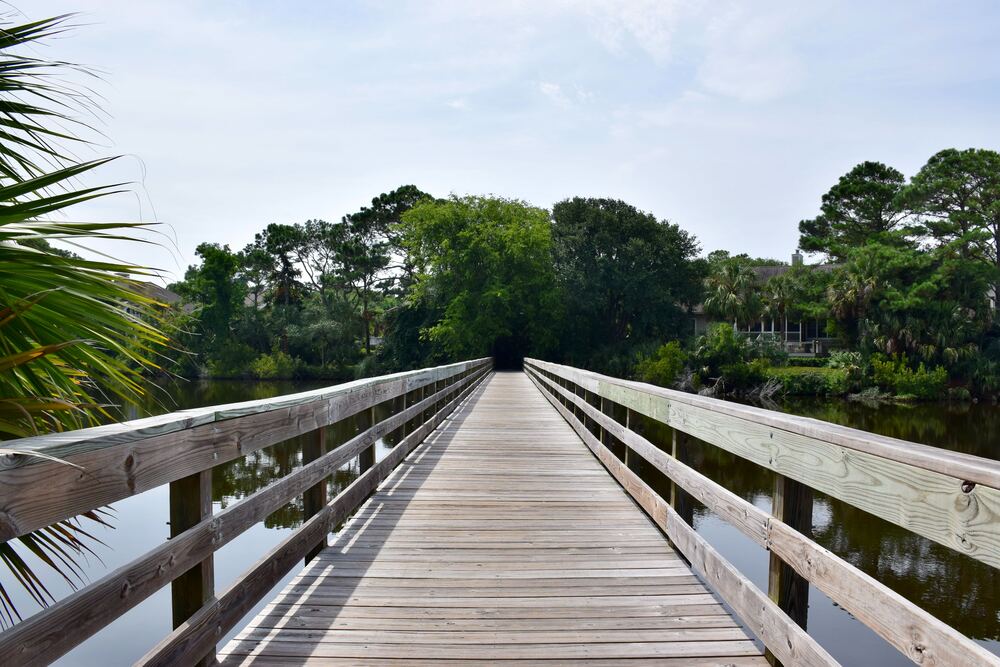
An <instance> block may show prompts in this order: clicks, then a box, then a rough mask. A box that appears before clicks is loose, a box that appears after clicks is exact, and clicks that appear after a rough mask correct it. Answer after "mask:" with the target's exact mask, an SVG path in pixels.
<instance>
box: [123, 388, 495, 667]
mask: <svg viewBox="0 0 1000 667" xmlns="http://www.w3.org/2000/svg"><path fill="white" fill-rule="evenodd" d="M483 377H485V373H480V374H476V375H475V376H474V377H472V378H470V379H469V382H468V383H467V384H466V383H463V384H460V385H459V387H457V388H461V387H463V385H464V388H462V389H461V391H460V392H459V393H458V395H456V396H454V397H453V398H452V399H451V400H450V401H449V402H448V403H446V404H445V405H443V406H441V408H440V410H439V411H438V412H437V413H435V414H434V415H433V416H432V418H431V419H429V420H428V421H427V423H425V424H423V425H422V426H421V428H420V429H418V430H417V431H415V432H413V433H411V434H410V435H409V436H407V437H406V438H404V439H403V440H402V441H400V442H399V443H397V445H396V447H395V449H394V450H393V452H392V453H391V454H390V455H389V457H387V458H386V459H383V461H382V462H380V464H378V465H373V466H370V467H369V469H368V470H366V471H365V472H364V473H363V474H362V475H360V476H359V477H358V478H357V479H356V480H354V481H353V482H352V483H351V484H350V485H349V486H348V487H347V488H346V489H344V490H343V491H342V492H340V493H339V494H338V495H337V497H336V498H334V499H333V500H332V501H330V502H329V503H328V504H326V505H324V506H323V507H322V508H321V509H319V510H318V511H317V512H315V513H314V514H313V515H312V517H311V518H309V519H308V520H307V521H306V522H305V523H304V524H303V525H302V526H300V527H299V528H298V529H297V530H296V531H295V532H294V533H293V534H292V535H290V536H289V537H288V538H286V539H285V540H283V541H282V542H281V543H280V544H278V545H277V546H276V547H274V548H273V549H272V550H271V551H269V552H268V553H267V554H265V555H264V556H263V557H262V558H260V560H258V561H257V563H256V564H255V565H254V566H253V567H251V568H250V569H249V570H248V571H247V572H245V573H244V574H243V575H241V576H240V577H238V578H237V579H236V581H234V582H233V583H232V584H231V585H230V586H229V587H228V588H227V589H226V590H225V591H224V592H222V593H220V594H219V596H218V599H217V600H213V601H212V602H211V603H209V604H208V605H205V606H204V607H202V608H201V609H200V610H199V611H198V613H197V614H195V615H194V616H192V618H191V619H190V620H189V621H188V622H187V623H186V624H184V625H183V626H181V627H178V628H177V629H175V630H174V632H172V633H171V634H170V635H168V636H167V637H165V638H164V639H163V640H162V641H161V642H159V643H158V644H157V645H156V646H155V647H153V649H152V650H150V652H149V653H147V654H146V655H145V656H143V657H142V658H140V659H139V660H138V661H137V662H136V663H135V664H136V665H143V666H153V665H162V666H163V667H167V666H170V665H186V664H192V663H194V662H196V661H197V660H199V659H200V657H201V656H204V655H205V654H206V653H211V654H212V659H213V661H214V659H215V657H214V653H215V645H216V643H217V642H218V641H220V640H221V639H222V637H223V636H224V635H225V634H226V633H227V632H229V631H230V630H231V629H232V628H233V626H235V625H236V623H237V622H238V621H239V620H240V619H241V618H243V616H244V615H245V614H246V613H247V612H248V611H249V610H250V609H251V608H252V607H253V606H254V605H255V604H257V603H258V602H259V601H260V600H261V599H262V598H263V597H264V595H265V594H267V592H268V591H270V590H271V588H273V587H274V585H275V584H276V583H278V581H280V580H281V578H282V577H283V576H285V575H286V574H287V573H288V572H289V571H291V569H292V568H293V567H294V566H295V565H296V564H297V563H298V562H299V561H301V560H302V559H303V558H304V557H308V556H310V555H311V554H312V555H315V553H316V552H314V545H316V544H317V543H319V542H323V543H324V544H325V540H326V536H327V535H328V534H329V532H330V530H331V528H332V527H333V526H335V525H337V524H338V523H340V522H342V521H343V520H344V519H346V518H347V517H348V516H349V515H350V513H351V512H353V511H354V510H355V509H356V508H357V507H358V505H359V504H361V502H363V501H364V499H365V498H367V497H368V495H369V494H370V493H371V492H372V491H373V490H374V489H375V488H376V487H377V486H378V484H379V483H380V482H381V481H382V480H383V479H384V478H385V477H386V475H387V474H388V473H389V471H391V470H393V469H394V468H395V466H396V465H398V463H399V462H400V461H401V460H402V458H403V454H404V453H408V452H410V451H412V449H413V448H414V447H415V446H416V445H417V444H419V443H420V442H421V441H422V440H423V439H424V438H425V437H426V436H427V435H428V434H429V433H430V432H431V431H432V430H433V429H434V428H436V427H437V426H438V424H440V423H441V422H442V421H443V420H444V419H445V418H447V416H448V415H449V414H450V413H451V412H452V411H453V410H454V409H455V407H456V406H457V405H458V404H460V403H461V402H462V401H463V400H465V399H466V398H467V396H468V395H469V394H470V393H471V392H472V391H473V390H474V389H475V387H476V386H477V384H478V383H479V382H480V381H481V380H482V378H483Z"/></svg>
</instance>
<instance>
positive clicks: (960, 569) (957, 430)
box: [616, 399, 1000, 640]
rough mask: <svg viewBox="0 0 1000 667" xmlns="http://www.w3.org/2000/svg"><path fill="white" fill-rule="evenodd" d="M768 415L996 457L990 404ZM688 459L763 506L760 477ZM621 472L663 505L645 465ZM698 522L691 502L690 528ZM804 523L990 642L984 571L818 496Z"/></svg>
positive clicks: (758, 470) (654, 432)
mask: <svg viewBox="0 0 1000 667" xmlns="http://www.w3.org/2000/svg"><path fill="white" fill-rule="evenodd" d="M777 407H779V408H780V409H782V410H783V411H786V412H790V413H793V414H798V415H802V416H806V417H814V418H817V419H822V420H825V421H829V422H833V423H838V424H843V425H845V426H852V427H854V428H859V429H863V430H867V431H871V432H874V433H879V434H882V435H887V436H892V437H897V438H902V439H905V440H910V441H913V442H920V443H923V444H929V445H934V446H939V447H944V448H947V449H951V450H955V451H961V452H967V453H971V454H976V455H978V456H983V457H986V458H998V455H1000V408H998V407H996V406H993V405H947V404H930V405H928V404H921V405H919V406H912V405H883V406H866V405H863V404H858V403H851V402H847V401H842V400H837V399H833V400H822V401H819V400H817V401H795V402H788V403H785V404H783V405H779V406H777ZM632 425H633V427H634V428H635V429H636V430H638V431H640V432H643V433H644V435H645V436H646V437H647V438H649V439H650V440H651V441H652V442H654V443H655V444H657V446H659V447H660V448H661V449H663V450H664V451H667V452H669V451H670V449H671V448H670V442H671V431H670V429H669V428H667V427H665V426H662V425H660V424H656V423H654V422H652V421H651V420H648V419H645V418H643V417H641V416H636V415H634V414H633V416H632ZM689 451H690V456H691V459H692V460H691V465H692V466H693V467H694V468H695V469H696V470H698V471H700V472H702V473H703V474H705V475H706V476H708V477H709V478H711V479H713V480H714V481H716V482H718V483H719V484H722V485H723V486H725V487H726V488H727V489H729V490H731V491H733V492H734V493H736V494H737V495H739V496H741V497H742V498H744V499H746V500H749V501H750V502H754V501H756V504H758V505H759V506H762V507H765V508H768V507H769V502H770V501H769V500H767V499H769V498H770V496H771V491H772V488H773V484H774V481H773V479H774V476H773V474H772V473H771V472H770V471H768V470H766V469H764V468H762V467H760V466H757V465H755V464H753V463H750V462H748V461H746V460H744V459H741V458H739V457H737V456H735V455H732V454H730V453H728V452H725V451H723V450H721V449H719V448H717V447H713V446H710V445H707V444H705V443H701V442H699V441H694V444H693V445H692V446H691V447H690V448H689ZM616 453H618V454H619V455H620V452H616ZM631 467H632V468H633V469H634V470H635V471H636V472H638V473H639V474H640V475H641V476H642V477H643V478H644V479H645V480H646V481H647V483H649V484H650V485H651V486H653V487H654V488H655V489H656V490H657V492H659V493H661V494H663V496H664V497H669V483H668V482H667V481H666V480H665V479H664V477H663V475H661V474H660V473H659V472H658V471H657V470H655V469H653V468H652V466H649V465H648V464H644V465H640V464H632V465H631ZM708 514H710V513H709V512H708V510H707V509H705V507H704V506H702V505H700V504H698V503H697V502H695V525H696V526H697V525H698V524H699V522H700V521H701V520H702V519H704V518H705V516H706V515H708ZM813 523H814V526H813V532H814V539H815V540H816V542H817V543H819V544H820V545H822V546H824V547H826V548H827V549H829V550H830V551H832V552H834V553H835V554H837V555H838V556H840V557H841V558H843V559H844V560H846V561H847V562H849V563H851V564H852V565H854V566H855V567H857V568H858V569H860V570H862V571H863V572H865V573H867V574H869V575H870V576H872V577H874V578H875V579H877V580H879V581H881V582H882V583H883V584H885V585H886V586H888V587H889V588H891V589H893V590H894V591H896V592H898V593H899V594H900V595H902V596H904V597H905V598H907V599H908V600H910V601H912V602H914V603H915V604H917V605H919V606H920V607H922V608H923V609H925V610H927V611H928V612H930V613H932V614H933V615H935V616H937V617H938V618H939V619H941V620H942V621H944V622H945V623H947V624H948V625H951V626H953V627H954V628H956V629H958V630H959V631H961V632H962V633H964V634H966V635H968V636H969V637H973V638H976V639H986V640H997V639H1000V578H998V577H997V576H996V572H995V570H994V569H993V568H992V567H990V566H989V565H986V564H983V563H980V562H979V561H976V560H974V559H972V558H970V557H968V556H965V555H963V554H960V553H958V552H956V551H954V550H952V549H949V548H948V547H945V546H942V545H939V544H937V543H936V542H932V541H931V540H928V539H925V538H923V537H920V536H919V535H915V534H913V533H911V532H909V531H907V530H905V529H903V528H901V527H899V526H896V525H894V524H891V523H889V522H887V521H884V520H882V519H879V518H877V517H874V516H872V515H871V514H868V513H867V512H864V511H862V510H859V509H857V508H855V507H853V506H851V505H849V504H847V503H844V502H841V501H838V500H836V499H833V498H830V497H828V496H825V495H823V494H820V493H816V496H815V507H814V513H813ZM813 599H814V600H816V599H817V598H816V597H815V596H814V597H813Z"/></svg>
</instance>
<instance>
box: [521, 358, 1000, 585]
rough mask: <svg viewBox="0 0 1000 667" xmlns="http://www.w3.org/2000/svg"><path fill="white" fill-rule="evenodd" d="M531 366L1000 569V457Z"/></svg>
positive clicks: (538, 363) (567, 369) (549, 366)
mask: <svg viewBox="0 0 1000 667" xmlns="http://www.w3.org/2000/svg"><path fill="white" fill-rule="evenodd" d="M526 363H530V364H533V365H534V366H535V367H536V368H538V369H539V370H543V371H548V372H553V373H556V374H558V375H560V376H561V377H563V378H564V379H566V380H568V381H571V382H573V383H574V384H576V385H578V386H580V387H581V388H583V389H584V390H586V391H589V392H591V393H594V394H596V395H598V396H600V397H601V398H604V399H606V400H609V401H612V402H615V403H618V404H620V405H623V406H624V407H626V408H629V409H630V410H633V411H635V412H638V413H641V414H643V415H645V416H647V417H650V418H652V419H655V420H657V421H660V422H662V423H664V424H666V425H667V426H671V427H673V428H675V429H678V430H680V431H683V432H684V433H687V434H689V435H691V436H693V437H695V438H698V439H699V440H703V441H705V442H708V443H710V444H713V445H715V446H717V447H721V448H722V449H725V450H727V451H729V452H731V453H733V454H736V455H737V456H740V457H742V458H745V459H748V460H750V461H752V462H754V463H756V464H758V465H760V466H763V467H765V468H768V469H770V470H772V471H774V472H776V473H779V474H781V475H785V476H786V477H789V478H791V479H794V480H797V481H799V482H802V483H803V484H806V485H807V486H809V487H811V488H813V489H816V490H817V491H821V492H823V493H825V494H827V495H830V496H833V497H834V498H837V499H838V500H842V501H844V502H846V503H849V504H851V505H853V506H855V507H857V508H859V509H862V510H864V511H866V512H868V513H870V514H874V515H875V516H877V517H879V518H881V519H885V520H886V521H889V522H890V523H894V524H896V525H898V526H901V527H903V528H906V529H907V530H910V531H912V532H914V533H917V534H918V535H921V536H923V537H926V538H928V539H931V540H934V541H935V542H938V543H940V544H943V545H945V546H947V547H950V548H952V549H954V550H956V551H959V552H961V553H964V554H966V555H967V556H971V557H972V558H975V559H977V560H980V561H982V562H984V563H987V564H989V565H992V566H993V567H1000V531H997V530H996V526H997V521H1000V462H998V461H993V460H989V459H984V458H981V457H977V456H972V455H970V454H961V453H958V452H950V451H946V450H943V449H937V448H935V447H929V446H927V445H920V444H917V443H911V442H906V441H905V440H898V439H896V438H887V437H884V436H879V435H876V434H873V433H867V432H865V431H860V430H858V429H853V428H848V427H845V426H838V425H835V424H829V423H826V422H823V421H820V420H817V419H808V418H805V417H796V416H793V415H786V414H782V413H778V412H773V411H771V410H763V409H761V408H755V407H751V406H746V405H739V404H736V403H731V402H728V401H721V400H718V399H712V398H707V397H704V396H694V395H691V394H685V393H683V392H678V391H672V390H669V389H663V388H661V387H654V386H652V385H648V384H644V383H641V382H630V381H627V380H619V379H616V378H611V377H607V376H603V375H599V374H597V373H592V372H590V371H583V370H579V369H575V368H571V367H568V366H559V365H557V364H550V363H548V362H542V361H536V360H530V361H526ZM873 481H874V483H873Z"/></svg>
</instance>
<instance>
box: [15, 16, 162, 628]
mask: <svg viewBox="0 0 1000 667" xmlns="http://www.w3.org/2000/svg"><path fill="white" fill-rule="evenodd" d="M69 19H70V17H69V16H58V17H55V18H49V19H44V20H40V21H32V22H27V23H18V24H12V23H11V22H10V21H6V22H5V21H3V19H2V17H0V439H10V438H18V437H22V436H27V435H34V434H39V433H45V432H50V431H59V430H66V429H73V428H80V427H83V426H88V425H94V424H97V423H100V422H101V421H105V420H107V419H109V418H110V411H109V407H110V403H111V402H114V401H129V400H134V399H137V398H138V397H139V396H141V395H142V394H143V386H142V382H141V374H142V372H143V370H145V369H149V368H153V367H155V366H156V363H155V359H156V356H157V349H158V348H159V347H160V346H162V345H164V344H165V343H166V342H167V341H166V338H165V337H164V335H163V334H162V333H161V332H160V331H159V330H158V329H157V326H156V324H155V323H156V321H157V318H156V314H155V308H154V307H155V304H154V302H153V301H152V300H151V299H150V298H148V297H146V296H143V295H142V294H141V293H140V291H139V289H138V288H139V283H138V282H137V278H136V277H137V276H143V275H150V274H151V271H150V270H149V269H145V268H143V267H139V266H134V265H132V264H129V263H127V262H119V261H115V260H110V259H93V260H91V259H84V258H82V257H79V256H77V255H75V254H73V253H71V252H67V251H64V250H57V249H54V248H53V247H52V245H51V242H55V243H57V244H58V243H62V244H69V245H71V246H75V247H77V248H80V247H85V244H86V243H87V242H90V241H93V240H95V239H100V240H103V239H117V240H135V233H136V231H137V229H138V228H140V227H142V226H144V225H143V224H141V223H132V224H122V223H81V222H74V221H70V220H68V219H66V216H65V215H64V214H63V211H65V209H67V208H68V207H70V206H73V205H74V204H79V203H82V202H85V201H88V200H92V199H95V198H98V197H105V196H108V195H110V194H113V193H116V192H120V191H122V190H123V189H124V188H125V186H123V184H112V185H97V186H84V185H82V184H81V179H82V178H83V177H85V176H88V175H89V174H90V172H92V171H93V170H95V169H96V168H98V167H100V166H101V165H103V164H105V163H106V162H108V161H109V160H112V159H114V158H101V159H95V160H90V161H80V160H78V159H77V158H75V157H74V156H73V152H72V151H73V149H74V148H79V147H80V146H81V145H85V144H88V143H89V142H88V141H87V139H86V136H87V135H88V132H89V131H90V128H89V126H88V125H87V124H86V123H85V122H82V121H80V120H79V118H80V117H93V114H94V112H95V111H96V106H95V104H94V102H93V100H92V98H91V97H90V96H89V95H88V94H87V90H86V89H85V88H81V87H76V86H74V85H73V84H72V83H71V82H70V79H71V77H69V76H67V75H68V74H70V73H71V72H73V73H79V72H81V70H80V68H77V67H76V66H74V65H71V64H68V63H64V62H59V61H52V60H44V59H41V58H38V57H36V56H34V55H31V53H33V52H32V51H31V49H32V48H33V46H34V45H35V44H36V43H37V42H39V41H40V40H45V39H46V38H50V37H53V36H55V35H57V34H60V33H62V32H64V31H65V30H67V29H68V28H69V27H70V26H69V23H68V21H69ZM2 453H4V454H8V455H12V456H19V455H21V454H20V452H19V451H18V450H17V449H16V448H11V447H8V448H4V449H3V450H2ZM85 516H86V518H89V519H90V520H93V521H98V522H102V523H103V522H104V519H103V518H102V514H101V513H100V511H98V512H90V513H88V514H87V515H85ZM89 538H90V535H89V534H88V533H87V532H86V530H85V529H84V528H83V527H82V525H81V522H80V520H79V519H76V520H70V521H65V522H62V523H61V524H57V525H55V526H51V527H49V528H47V529H43V530H40V531H37V532H35V533H31V534H28V535H24V536H22V537H20V538H19V539H18V540H17V541H16V542H17V543H18V544H19V545H20V547H21V548H23V549H26V550H27V551H28V552H30V553H32V554H34V555H35V556H36V557H37V558H38V559H39V560H41V561H42V562H43V563H45V564H46V565H47V566H49V567H51V568H52V569H53V570H55V571H56V572H58V573H59V575H61V576H62V577H64V578H65V579H66V580H67V581H68V582H69V583H70V584H73V585H75V583H76V582H78V581H80V580H81V578H82V570H81V569H80V567H79V565H78V564H77V560H76V559H77V558H78V557H79V556H80V555H82V554H83V553H84V552H86V551H89V547H88V546H87V544H86V541H87V540H88V539H89ZM0 561H2V562H3V563H4V564H5V565H6V566H7V568H8V569H9V570H10V572H11V573H12V574H13V576H14V578H15V579H16V580H17V581H18V582H19V583H20V584H21V585H22V586H24V587H25V588H26V589H27V591H28V592H29V594H30V595H31V596H32V597H33V598H34V599H35V600H36V601H37V602H39V603H40V604H43V605H44V604H47V603H48V602H50V601H52V596H51V594H49V592H48V590H47V589H46V587H45V585H44V584H43V583H42V580H41V577H40V576H39V575H38V574H36V573H35V572H33V571H32V570H31V568H30V567H29V565H28V564H27V563H26V562H25V560H24V558H23V557H22V554H21V553H20V551H19V549H18V548H17V547H16V546H15V544H14V543H12V542H6V543H4V544H0ZM15 617H17V618H19V615H18V612H17V610H16V608H15V607H14V605H13V603H12V601H11V598H10V597H9V595H8V594H7V592H6V591H5V590H4V589H3V587H2V586H0V624H3V625H6V624H11V623H13V622H14V620H15Z"/></svg>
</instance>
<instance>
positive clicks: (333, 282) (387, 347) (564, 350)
mask: <svg viewBox="0 0 1000 667" xmlns="http://www.w3.org/2000/svg"><path fill="white" fill-rule="evenodd" d="M698 251H699V247H698V244H697V242H696V240H695V239H694V237H693V236H692V235H690V234H689V233H687V232H685V231H684V230H682V229H680V228H679V227H678V226H677V225H674V224H671V223H669V222H667V221H664V220H658V219H657V218H656V217H654V216H652V215H650V214H648V213H644V212H642V211H640V210H638V209H637V208H636V207H634V206H631V205H629V204H626V203H624V202H621V201H615V200H610V199H585V198H573V199H568V200H566V201H563V202H559V203H558V204H556V205H555V206H554V207H553V208H552V210H551V212H550V211H548V210H545V209H542V208H538V207H535V206H532V205H530V204H528V203H526V202H523V201H519V200H515V199H505V198H501V197H480V196H463V197H459V196H454V195H453V196H450V197H447V198H434V197H432V196H430V195H428V194H426V193H424V192H422V191H421V190H419V189H418V188H417V187H415V186H412V185H406V186H402V187H400V188H397V189H395V190H392V191H391V192H388V193H384V194H381V195H379V196H378V197H376V198H375V199H373V200H372V205H371V206H369V207H364V208H362V209H361V210H360V211H358V212H356V213H352V214H348V215H345V216H344V217H343V218H342V219H341V221H340V222H337V223H330V222H326V221H323V220H309V221H306V222H304V223H296V224H271V225H268V226H267V227H266V228H264V229H263V230H262V231H261V232H259V233H258V234H256V236H255V238H254V240H253V241H252V242H251V243H249V244H247V245H246V246H245V247H244V248H243V249H241V250H238V251H234V250H232V249H230V248H229V247H228V246H224V245H218V244H201V245H199V246H198V248H197V251H196V252H197V255H198V258H199V260H200V262H199V263H198V264H196V265H193V266H191V267H190V268H189V269H188V270H187V272H186V274H185V277H184V279H183V280H182V281H180V282H178V283H175V284H173V285H171V289H173V290H174V291H176V292H177V293H178V294H180V295H181V296H182V297H183V299H184V301H183V304H182V306H181V307H180V308H178V309H175V311H174V314H173V317H175V318H176V321H175V322H173V326H174V328H175V329H176V330H177V331H179V332H181V333H180V337H181V338H182V343H183V347H184V348H185V349H186V350H188V351H189V352H188V353H186V354H183V355H180V356H179V357H178V359H177V361H178V363H179V366H178V367H179V368H181V369H182V372H183V373H184V374H188V375H193V374H202V375H209V376H216V377H233V376H245V375H253V376H257V377H285V376H289V375H294V376H299V377H331V378H336V377H346V376H347V375H350V374H355V375H369V374H372V373H376V372H388V371H394V370H400V369H405V368H414V367H420V366H424V365H428V364H435V363H444V362H447V361H451V360H454V359H459V358H467V357H472V356H484V355H491V356H494V357H496V358H497V359H498V363H499V364H500V365H516V364H517V363H518V362H519V360H520V359H521V358H523V357H524V356H525V355H529V354H534V355H539V356H547V357H551V358H560V359H563V360H566V361H569V362H572V363H578V364H581V365H588V364H593V363H595V360H600V359H612V358H620V357H623V355H624V356H625V357H628V356H629V352H630V351H631V350H632V349H633V348H634V347H635V346H636V345H637V344H639V343H640V342H641V343H649V342H651V341H659V340H663V339H667V338H671V337H676V336H679V335H681V334H682V333H683V331H684V328H685V326H686V323H687V313H688V311H689V310H690V308H691V307H692V305H694V304H695V303H697V301H698V300H699V299H700V297H701V288H700V285H701V280H702V279H703V277H704V267H705V266H706V264H705V262H704V260H699V259H697V254H698Z"/></svg>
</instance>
